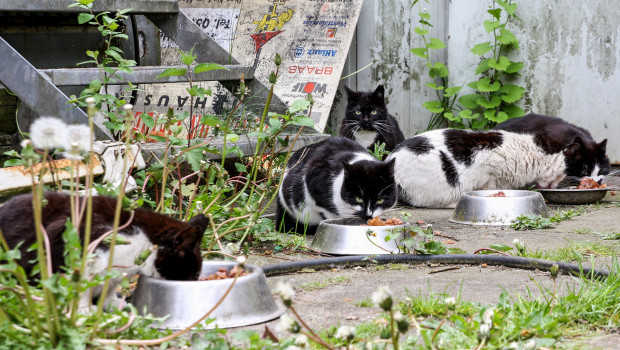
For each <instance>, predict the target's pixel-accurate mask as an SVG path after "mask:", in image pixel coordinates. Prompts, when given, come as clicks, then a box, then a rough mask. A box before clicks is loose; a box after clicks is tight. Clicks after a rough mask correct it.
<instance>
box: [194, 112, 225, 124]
mask: <svg viewBox="0 0 620 350" xmlns="http://www.w3.org/2000/svg"><path fill="white" fill-rule="evenodd" d="M200 122H201V123H202V124H204V125H208V126H218V125H224V122H223V121H222V120H221V119H220V118H218V117H216V116H214V115H207V114H205V115H203V116H202V118H200Z"/></svg>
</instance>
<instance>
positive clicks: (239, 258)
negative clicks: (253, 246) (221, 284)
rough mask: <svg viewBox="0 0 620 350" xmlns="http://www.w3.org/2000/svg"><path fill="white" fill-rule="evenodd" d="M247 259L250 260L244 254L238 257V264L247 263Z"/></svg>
mask: <svg viewBox="0 0 620 350" xmlns="http://www.w3.org/2000/svg"><path fill="white" fill-rule="evenodd" d="M246 261H248V259H247V258H246V257H245V256H243V255H241V256H239V257H237V264H239V265H241V266H243V265H245V263H246Z"/></svg>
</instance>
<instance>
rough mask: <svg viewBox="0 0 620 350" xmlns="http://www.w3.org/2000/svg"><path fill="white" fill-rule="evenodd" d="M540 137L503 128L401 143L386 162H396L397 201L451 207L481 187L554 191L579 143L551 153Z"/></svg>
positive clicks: (443, 132) (437, 133)
mask: <svg viewBox="0 0 620 350" xmlns="http://www.w3.org/2000/svg"><path fill="white" fill-rule="evenodd" d="M540 143H541V138H539V137H534V136H533V135H527V134H518V133H512V132H508V131H503V130H495V131H486V132H482V131H472V130H456V129H439V130H432V131H427V132H425V133H422V134H419V135H417V136H414V137H412V138H410V139H407V140H405V141H403V142H402V143H401V144H400V145H399V146H398V148H397V149H396V150H394V152H392V154H391V155H390V156H388V157H387V158H386V161H392V160H394V161H396V164H395V165H394V178H395V180H396V184H397V185H398V189H399V203H401V204H405V205H409V206H414V207H431V208H449V207H454V206H455V205H456V202H457V201H458V199H459V198H460V196H461V195H462V194H463V193H465V192H469V191H474V190H482V189H515V188H520V187H523V186H525V185H528V184H530V183H537V184H538V185H539V186H540V187H542V188H549V187H550V188H556V187H557V185H558V183H559V182H560V181H561V180H562V179H563V178H564V177H565V176H566V175H565V171H566V169H567V168H571V167H579V166H582V165H583V164H573V162H574V161H575V160H576V159H577V158H575V157H574V155H575V154H576V153H578V152H580V150H581V148H582V147H584V145H583V143H582V141H581V139H579V138H577V139H576V141H575V143H571V144H570V145H568V146H566V147H564V149H563V150H561V151H559V152H555V153H548V152H546V151H545V150H544V149H543V147H542V146H541V144H540Z"/></svg>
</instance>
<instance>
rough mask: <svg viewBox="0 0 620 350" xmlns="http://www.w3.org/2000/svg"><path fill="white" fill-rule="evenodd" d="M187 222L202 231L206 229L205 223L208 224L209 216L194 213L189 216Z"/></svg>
mask: <svg viewBox="0 0 620 350" xmlns="http://www.w3.org/2000/svg"><path fill="white" fill-rule="evenodd" d="M188 223H189V224H190V225H192V226H196V227H198V228H199V229H200V231H201V232H204V231H205V230H206V229H207V225H209V218H208V217H206V216H205V215H202V214H201V215H196V216H194V217H193V218H191V219H190V220H189V221H188Z"/></svg>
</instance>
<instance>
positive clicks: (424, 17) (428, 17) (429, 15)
mask: <svg viewBox="0 0 620 350" xmlns="http://www.w3.org/2000/svg"><path fill="white" fill-rule="evenodd" d="M420 17H422V18H423V19H431V14H430V13H428V12H420Z"/></svg>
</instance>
